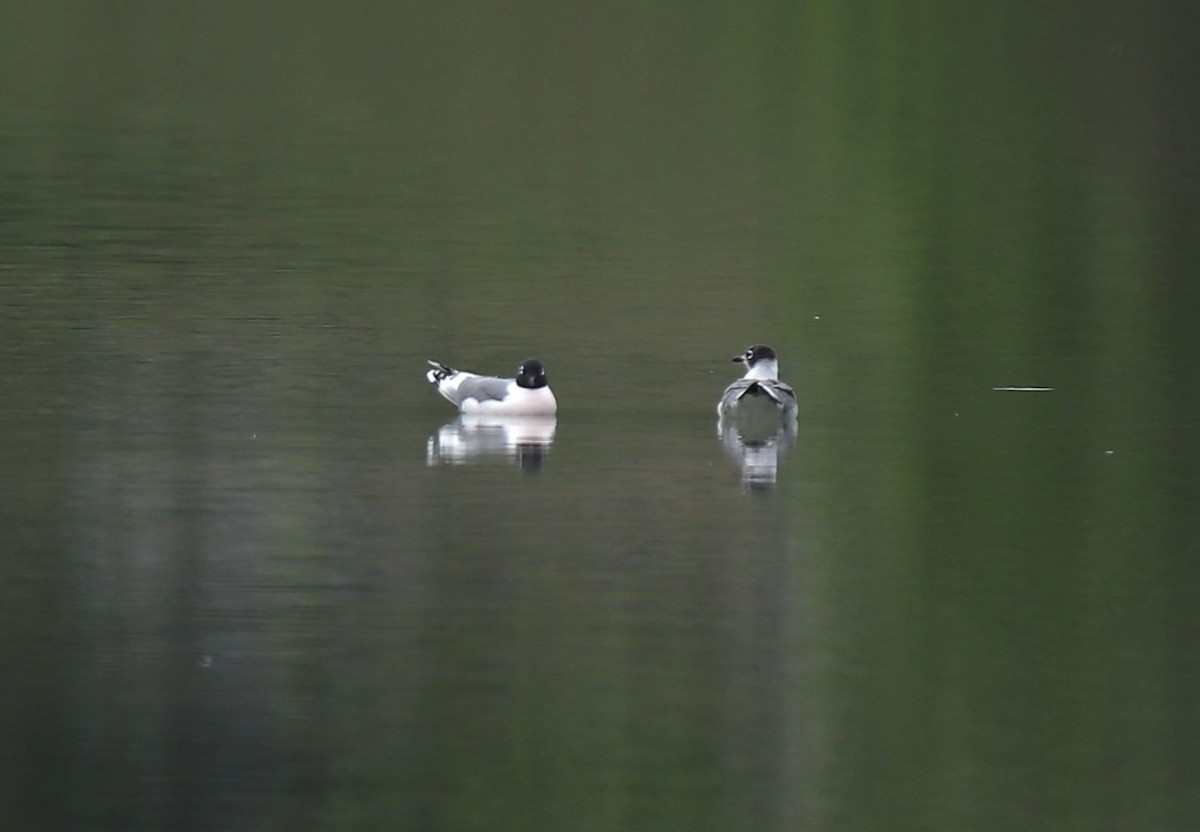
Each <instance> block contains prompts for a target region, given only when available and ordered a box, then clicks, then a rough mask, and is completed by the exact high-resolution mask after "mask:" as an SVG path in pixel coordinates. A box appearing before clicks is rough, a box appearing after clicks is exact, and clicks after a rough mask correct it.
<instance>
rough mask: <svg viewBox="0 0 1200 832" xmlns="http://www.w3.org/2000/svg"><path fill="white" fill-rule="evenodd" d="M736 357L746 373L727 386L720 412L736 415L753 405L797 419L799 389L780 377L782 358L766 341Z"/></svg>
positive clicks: (718, 411) (720, 414)
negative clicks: (780, 358) (797, 392)
mask: <svg viewBox="0 0 1200 832" xmlns="http://www.w3.org/2000/svg"><path fill="white" fill-rule="evenodd" d="M733 360H734V361H735V362H738V363H742V364H745V365H746V375H744V376H742V377H741V378H740V379H738V380H737V381H735V382H734V383H733V384H731V385H729V386H728V387H726V388H725V392H724V393H723V394H722V395H721V401H719V402H718V403H717V415H718V416H720V417H721V418H725V417H726V416H732V415H734V414H735V413H739V412H741V411H742V410H744V409H746V408H749V407H753V408H754V409H756V410H760V411H761V410H766V411H768V412H769V411H774V412H776V413H777V414H778V415H780V416H785V417H788V418H792V419H794V418H796V410H797V408H796V391H795V390H793V389H792V388H791V385H788V384H784V383H783V382H782V381H780V380H779V358H778V357H777V356H776V355H775V350H773V349H771V348H770V347H768V346H766V345H765V344H755V345H754V346H752V347H750V348H749V349H747V350H746V351H745V352H744V353H742V354H741V355H735V356H734V357H733Z"/></svg>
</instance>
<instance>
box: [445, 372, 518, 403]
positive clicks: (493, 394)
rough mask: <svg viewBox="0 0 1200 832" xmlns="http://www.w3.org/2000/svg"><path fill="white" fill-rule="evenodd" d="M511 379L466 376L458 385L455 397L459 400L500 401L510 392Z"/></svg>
mask: <svg viewBox="0 0 1200 832" xmlns="http://www.w3.org/2000/svg"><path fill="white" fill-rule="evenodd" d="M508 385H509V379H506V378H494V377H492V376H475V377H474V378H465V379H463V381H462V383H461V384H459V385H458V390H457V392H456V394H455V398H456V399H457V400H458V401H457V402H455V404H458V402H463V401H466V400H467V399H475V400H476V401H479V402H486V401H500V400H501V399H503V398H504V396H505V395H506V394H507V393H508Z"/></svg>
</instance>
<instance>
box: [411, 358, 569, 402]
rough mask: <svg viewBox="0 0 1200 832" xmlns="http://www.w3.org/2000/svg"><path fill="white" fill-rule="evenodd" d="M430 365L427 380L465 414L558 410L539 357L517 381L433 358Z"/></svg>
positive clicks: (523, 366)
mask: <svg viewBox="0 0 1200 832" xmlns="http://www.w3.org/2000/svg"><path fill="white" fill-rule="evenodd" d="M429 366H430V368H431V369H430V370H429V372H427V373H426V374H425V377H426V378H427V379H429V382H430V383H431V384H432V385H434V386H435V387H436V388H437V391H438V392H439V393H441V394H442V397H443V398H444V399H446V401H448V402H450V403H451V404H453V405H454V406H455V407H457V408H458V409H459V410H460V411H461V412H463V413H467V414H490V415H496V416H551V415H553V414H554V413H555V412H556V411H557V410H558V401H557V400H556V399H555V398H554V392H553V391H552V390H551V389H550V382H549V381H548V380H547V378H546V368H545V367H544V366H542V362H540V361H538V360H537V359H536V358H529V359H526V360H525V361H523V362H522V363H521V366H520V367H518V368H517V377H516V378H497V377H496V376H481V375H478V374H477V373H469V372H466V371H465V370H456V369H454V368H453V367H449V366H447V365H445V364H443V363H442V362H440V361H434V360H432V359H430V360H429Z"/></svg>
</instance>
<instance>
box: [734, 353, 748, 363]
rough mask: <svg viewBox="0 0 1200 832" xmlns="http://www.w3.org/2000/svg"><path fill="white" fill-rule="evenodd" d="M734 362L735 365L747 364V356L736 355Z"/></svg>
mask: <svg viewBox="0 0 1200 832" xmlns="http://www.w3.org/2000/svg"><path fill="white" fill-rule="evenodd" d="M733 362H734V363H735V364H745V363H746V356H744V355H735V356H734V357H733Z"/></svg>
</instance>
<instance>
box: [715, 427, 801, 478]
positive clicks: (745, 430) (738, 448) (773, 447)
mask: <svg viewBox="0 0 1200 832" xmlns="http://www.w3.org/2000/svg"><path fill="white" fill-rule="evenodd" d="M796 432H797V428H796V419H795V417H794V416H784V417H782V418H781V417H780V414H779V412H778V411H777V410H773V409H767V408H762V409H761V410H760V412H748V410H747V409H746V408H743V409H742V411H741V412H739V413H737V414H736V415H727V416H722V417H721V418H720V419H718V420H717V435H718V436H720V437H721V444H722V445H724V446H725V453H727V454H728V455H729V457H730V458H731V459H732V460H733V461H734V462H736V463H737V464H738V467H739V468H740V469H741V474H742V485H743V486H745V488H746V489H747V490H748V491H769V490H770V489H772V488H774V487H775V483H776V482H777V481H778V479H779V464H780V462H782V461H783V459H784V457H786V456H787V455H788V453H789V452H790V451H791V450H792V447H793V446H794V445H795V444H796Z"/></svg>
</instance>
